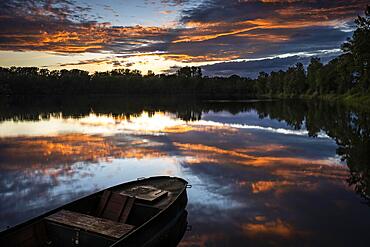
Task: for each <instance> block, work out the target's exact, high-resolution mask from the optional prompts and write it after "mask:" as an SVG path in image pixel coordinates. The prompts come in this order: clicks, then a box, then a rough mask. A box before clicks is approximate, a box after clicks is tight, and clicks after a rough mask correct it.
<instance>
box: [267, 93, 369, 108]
mask: <svg viewBox="0 0 370 247" xmlns="http://www.w3.org/2000/svg"><path fill="white" fill-rule="evenodd" d="M261 97H262V98H270V99H305V100H315V99H319V100H325V101H332V102H338V103H342V104H344V105H346V106H349V107H355V108H356V109H361V110H365V111H370V95H368V94H361V93H356V94H349V93H347V94H339V95H338V94H324V95H317V94H303V95H292V94H276V95H261Z"/></svg>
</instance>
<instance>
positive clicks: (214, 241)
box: [0, 99, 370, 246]
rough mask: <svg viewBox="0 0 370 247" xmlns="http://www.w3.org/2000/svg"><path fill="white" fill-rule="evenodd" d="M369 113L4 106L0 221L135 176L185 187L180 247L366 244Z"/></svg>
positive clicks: (110, 102)
mask: <svg viewBox="0 0 370 247" xmlns="http://www.w3.org/2000/svg"><path fill="white" fill-rule="evenodd" d="M369 116H370V114H369V113H367V112H363V111H358V110H353V109H349V108H345V107H343V106H340V105H337V104H327V103H323V102H301V101H246V102H191V103H183V102H180V103H176V102H172V101H171V102H169V103H168V102H167V103H166V102H161V103H160V104H159V103H157V104H155V103H152V102H144V103H138V101H135V100H125V101H123V102H121V101H120V100H114V99H104V100H94V101H93V102H90V101H87V102H82V103H81V102H70V103H65V102H59V101H57V102H52V103H50V102H49V103H47V104H44V103H40V104H37V103H34V102H33V104H31V105H29V104H25V105H21V104H20V105H17V104H14V103H8V104H6V105H3V106H2V107H0V119H1V120H0V227H1V229H4V228H6V227H7V226H12V225H14V224H17V223H20V222H22V221H24V220H27V219H29V218H30V217H33V216H36V215H38V214H41V213H42V212H45V211H47V210H50V209H52V208H55V207H58V206H60V205H63V204H65V203H66V202H69V201H72V200H74V199H76V198H79V197H81V196H84V195H88V194H91V193H93V192H95V191H98V190H101V189H103V188H106V187H110V186H113V185H116V184H119V183H122V182H125V181H129V180H134V179H136V178H138V177H147V176H155V175H171V176H180V177H183V178H185V179H186V180H188V181H189V183H190V184H192V186H193V187H192V188H191V189H189V190H188V195H189V204H188V207H187V208H188V211H189V216H188V221H189V224H190V225H192V230H191V231H190V232H187V233H186V234H185V236H184V238H183V240H182V242H181V243H180V245H181V246H247V245H250V246H276V245H287V246H312V245H322V246H329V245H330V246H332V245H336V246H369V244H370V243H369V239H370V237H369V236H370V235H369V233H370V207H369V195H370V157H369V156H370V128H369V127H370V117H369Z"/></svg>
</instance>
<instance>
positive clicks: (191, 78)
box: [0, 6, 370, 98]
mask: <svg viewBox="0 0 370 247" xmlns="http://www.w3.org/2000/svg"><path fill="white" fill-rule="evenodd" d="M355 23H356V25H357V29H356V31H355V32H354V33H353V36H352V38H350V39H348V41H347V42H345V43H344V44H343V45H342V50H343V54H342V55H340V56H339V57H337V58H335V59H333V60H332V61H330V62H329V63H328V64H325V65H324V64H322V63H321V62H320V59H319V58H312V59H311V62H310V64H309V66H308V67H307V70H305V68H304V66H303V64H301V63H298V64H296V65H295V66H293V67H291V68H289V69H288V70H287V71H282V70H280V71H277V72H271V73H270V74H267V73H265V72H260V74H259V76H258V78H257V79H250V78H242V77H239V76H237V75H232V76H230V77H228V78H224V77H212V78H209V77H203V76H202V71H201V68H199V67H184V68H181V69H179V70H178V71H177V73H175V74H171V75H165V74H161V75H155V74H154V73H153V72H151V71H149V72H148V74H147V75H145V76H143V75H142V74H141V72H140V71H138V70H130V69H115V70H112V71H109V72H95V73H94V74H89V73H88V72H87V71H82V70H78V69H73V70H53V71H49V70H48V69H39V68H36V67H11V68H0V95H97V94H105V95H133V94H151V95H152V94H161V95H174V94H185V95H194V96H196V97H198V98H247V97H250V96H256V95H302V94H310V95H323V94H344V93H352V94H354V93H361V94H368V93H369V84H370V77H369V66H370V61H369V60H370V42H369V40H370V6H368V7H367V9H366V11H365V16H364V17H361V16H359V17H358V18H357V19H356V20H355Z"/></svg>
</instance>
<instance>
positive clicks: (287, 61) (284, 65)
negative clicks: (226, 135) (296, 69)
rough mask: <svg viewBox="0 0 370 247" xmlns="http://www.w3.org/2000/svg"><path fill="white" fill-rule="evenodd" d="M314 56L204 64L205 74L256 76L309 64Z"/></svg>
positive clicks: (327, 58)
mask: <svg viewBox="0 0 370 247" xmlns="http://www.w3.org/2000/svg"><path fill="white" fill-rule="evenodd" d="M337 55H338V54H331V55H324V56H321V61H322V62H323V63H326V62H328V61H330V60H331V59H333V58H334V57H336V56H337ZM311 58H312V57H309V56H307V57H301V56H291V57H287V58H271V59H263V60H258V61H241V62H223V63H217V64H213V65H206V66H203V67H202V68H203V70H204V74H205V75H217V76H229V75H232V74H236V75H239V76H244V77H250V78H256V77H257V76H258V74H259V72H261V71H264V72H266V73H271V72H272V71H278V70H286V69H288V68H289V67H291V66H294V65H295V64H297V63H303V64H304V65H305V66H307V65H308V64H309V62H310V60H311Z"/></svg>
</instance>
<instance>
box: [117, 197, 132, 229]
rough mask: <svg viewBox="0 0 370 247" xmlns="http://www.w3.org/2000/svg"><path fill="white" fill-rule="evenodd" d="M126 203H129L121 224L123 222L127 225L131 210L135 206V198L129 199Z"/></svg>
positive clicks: (123, 213) (120, 220)
mask: <svg viewBox="0 0 370 247" xmlns="http://www.w3.org/2000/svg"><path fill="white" fill-rule="evenodd" d="M126 201H127V202H126V205H125V207H124V210H123V212H122V215H121V217H120V219H119V222H122V223H126V221H127V219H128V216H129V214H130V212H131V209H132V207H133V206H134V203H135V197H128V199H127V200H126Z"/></svg>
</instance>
